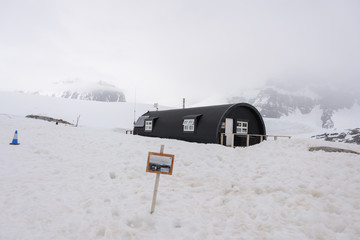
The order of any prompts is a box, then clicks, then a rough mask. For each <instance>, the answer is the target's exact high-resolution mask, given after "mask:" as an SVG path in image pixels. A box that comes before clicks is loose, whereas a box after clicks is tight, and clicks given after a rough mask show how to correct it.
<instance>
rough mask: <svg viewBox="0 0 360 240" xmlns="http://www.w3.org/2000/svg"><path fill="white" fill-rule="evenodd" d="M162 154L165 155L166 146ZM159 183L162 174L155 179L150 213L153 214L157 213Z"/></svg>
mask: <svg viewBox="0 0 360 240" xmlns="http://www.w3.org/2000/svg"><path fill="white" fill-rule="evenodd" d="M160 153H164V145H161V147H160ZM159 181H160V173H157V174H156V179H155V186H154V194H153V199H152V204H151V211H150V213H151V214H152V213H153V212H154V211H155V204H156V196H157V192H158V188H159Z"/></svg>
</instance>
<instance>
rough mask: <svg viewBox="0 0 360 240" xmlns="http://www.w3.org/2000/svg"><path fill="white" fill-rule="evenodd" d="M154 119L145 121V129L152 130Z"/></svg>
mask: <svg viewBox="0 0 360 240" xmlns="http://www.w3.org/2000/svg"><path fill="white" fill-rule="evenodd" d="M152 123H153V122H152V120H147V121H145V131H146V132H151V131H152Z"/></svg>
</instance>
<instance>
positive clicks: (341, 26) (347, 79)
mask: <svg viewBox="0 0 360 240" xmlns="http://www.w3.org/2000/svg"><path fill="white" fill-rule="evenodd" d="M358 29H360V3H359V2H358V1H352V0H344V1H325V0H321V1H310V0H305V1H282V0H275V1H258V0H255V1H244V0H242V1H221V2H219V1H175V2H174V1H130V2H128V1H115V0H114V1H110V0H106V1H91V2H89V1H84V0H77V1H68V0H65V1H45V0H40V1H36V2H34V1H25V0H19V1H13V0H3V1H1V8H0V32H1V37H0V52H1V54H0V86H1V87H0V88H1V89H0V90H29V91H39V90H43V91H51V90H52V88H53V87H54V85H53V83H54V82H59V81H68V80H74V79H81V80H83V81H92V82H97V81H100V80H102V81H105V82H109V83H111V84H113V85H116V86H117V87H119V88H121V89H124V91H125V94H126V97H127V99H128V100H130V101H134V99H135V91H136V96H137V99H138V100H139V101H140V102H147V103H154V102H159V103H160V104H163V105H170V106H178V105H179V103H180V104H181V99H182V98H183V97H185V98H187V99H188V101H189V103H190V104H193V103H196V102H199V101H200V100H202V99H204V98H207V97H212V96H214V95H215V96H216V95H220V96H225V95H229V96H233V95H237V94H238V93H239V92H240V91H242V90H243V89H248V88H254V87H258V86H262V85H264V84H265V83H266V82H267V81H269V80H272V81H280V82H285V83H290V85H292V84H296V85H299V86H301V87H303V86H304V85H312V84H314V83H316V84H317V85H320V86H321V85H323V86H334V87H335V89H338V88H340V87H341V88H342V90H343V91H345V92H347V91H351V92H354V91H355V92H356V93H358V90H357V89H360V86H359V83H360V81H359V78H360V70H359V67H358V63H359V62H360V48H359V47H358V43H359V42H360V32H359V31H358Z"/></svg>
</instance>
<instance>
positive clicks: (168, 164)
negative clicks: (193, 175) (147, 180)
mask: <svg viewBox="0 0 360 240" xmlns="http://www.w3.org/2000/svg"><path fill="white" fill-rule="evenodd" d="M173 165H174V155H172V154H164V153H154V152H149V155H148V162H147V167H146V171H147V172H152V173H161V174H168V175H172V170H173Z"/></svg>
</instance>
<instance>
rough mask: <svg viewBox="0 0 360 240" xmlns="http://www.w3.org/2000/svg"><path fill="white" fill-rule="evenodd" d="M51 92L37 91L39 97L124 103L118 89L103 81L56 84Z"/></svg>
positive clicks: (123, 95)
mask: <svg viewBox="0 0 360 240" xmlns="http://www.w3.org/2000/svg"><path fill="white" fill-rule="evenodd" d="M52 89H53V90H52V91H44V92H42V91H39V92H38V93H39V94H40V95H47V96H55V97H62V98H69V99H79V100H89V101H98V102H126V98H125V94H124V93H123V91H122V90H121V89H119V88H117V87H116V86H114V85H111V84H109V83H106V82H104V81H99V82H96V83H88V82H86V83H84V82H82V81H80V80H72V81H62V82H56V83H54V85H53V86H52Z"/></svg>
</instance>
